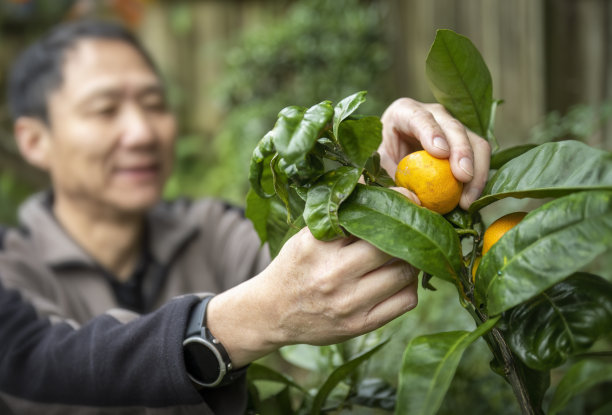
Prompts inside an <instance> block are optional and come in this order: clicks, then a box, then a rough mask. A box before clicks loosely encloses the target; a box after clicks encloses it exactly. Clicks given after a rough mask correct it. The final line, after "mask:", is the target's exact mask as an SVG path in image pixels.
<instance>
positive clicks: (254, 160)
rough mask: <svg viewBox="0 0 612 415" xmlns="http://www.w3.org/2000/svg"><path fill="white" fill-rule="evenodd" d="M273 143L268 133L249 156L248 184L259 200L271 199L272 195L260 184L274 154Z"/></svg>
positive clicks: (270, 133)
mask: <svg viewBox="0 0 612 415" xmlns="http://www.w3.org/2000/svg"><path fill="white" fill-rule="evenodd" d="M275 152H276V150H275V148H274V143H273V141H272V131H270V132H268V133H267V134H266V135H265V136H264V137H263V138H262V139H261V140H260V141H259V143H257V146H256V147H255V149H254V150H253V155H252V156H251V165H250V167H249V182H250V183H251V188H252V189H253V190H254V191H255V193H257V194H258V195H259V197H261V198H264V199H265V198H268V197H272V196H273V195H274V194H273V193H267V192H266V189H265V186H264V185H263V184H262V178H263V177H264V176H265V173H266V170H264V169H265V168H266V167H268V166H269V165H270V160H271V158H272V156H273V155H274V154H275Z"/></svg>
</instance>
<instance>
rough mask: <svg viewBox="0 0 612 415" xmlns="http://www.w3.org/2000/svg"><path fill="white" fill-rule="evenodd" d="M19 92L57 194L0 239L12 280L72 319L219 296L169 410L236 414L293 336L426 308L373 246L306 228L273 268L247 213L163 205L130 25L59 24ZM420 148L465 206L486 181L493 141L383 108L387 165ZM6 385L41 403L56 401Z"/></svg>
mask: <svg viewBox="0 0 612 415" xmlns="http://www.w3.org/2000/svg"><path fill="white" fill-rule="evenodd" d="M9 94H10V96H9V99H10V103H11V107H12V110H13V116H14V118H15V137H16V139H17V143H18V145H19V148H20V151H21V153H22V155H23V156H24V157H25V158H26V160H27V161H28V162H30V163H31V164H33V165H35V166H37V167H40V168H42V169H44V170H46V171H48V172H49V174H50V177H51V180H52V185H53V186H52V187H53V190H52V192H47V193H44V194H40V195H35V196H34V197H33V198H31V199H30V200H29V201H27V202H26V203H25V204H24V206H23V207H22V208H21V211H20V220H21V230H12V231H9V232H7V233H6V235H5V236H4V240H3V245H4V248H3V250H2V251H0V270H2V281H3V282H4V284H5V286H6V287H7V288H18V289H19V290H20V291H21V292H22V293H23V294H24V296H26V297H27V299H29V300H30V301H31V302H32V304H33V305H34V306H35V308H36V310H37V312H38V313H39V314H40V315H42V316H47V317H48V318H49V319H50V320H51V321H52V322H54V323H58V322H70V323H71V324H73V325H75V326H78V325H83V324H86V323H87V321H88V320H89V319H91V318H93V317H95V316H97V315H101V314H105V313H106V314H107V315H108V316H109V318H114V319H115V320H117V321H121V322H128V321H131V320H133V319H134V318H136V317H137V316H138V314H136V313H143V312H148V311H151V310H154V309H156V308H158V307H159V306H161V305H162V304H163V303H165V302H167V301H169V300H170V299H172V298H173V297H176V296H178V295H181V294H184V293H190V292H198V293H218V295H216V296H210V295H208V294H202V295H201V296H200V298H202V301H201V302H199V303H197V304H196V306H195V307H193V309H192V310H191V314H190V316H189V324H188V325H187V326H188V328H187V330H186V333H185V336H184V337H185V345H184V346H183V352H184V354H185V366H186V372H187V373H188V375H189V378H190V379H191V381H192V382H193V383H194V385H196V386H197V387H198V388H199V392H200V395H201V396H202V398H203V399H202V400H201V401H200V402H196V403H193V402H190V403H189V404H190V405H191V406H189V407H188V408H185V407H182V406H171V407H167V408H165V410H167V411H168V412H181V411H183V410H200V411H203V413H224V414H232V413H240V412H242V411H244V407H245V395H246V394H245V387H244V368H245V367H246V366H247V365H248V364H249V363H250V362H252V361H253V360H255V359H257V358H259V357H262V356H264V355H266V354H268V353H270V352H272V351H274V350H276V349H278V348H279V347H282V346H284V345H287V344H296V343H308V344H331V343H336V342H339V341H343V340H345V339H348V338H351V337H354V336H356V335H360V334H363V333H366V332H368V331H371V330H374V329H376V328H378V327H380V326H382V325H384V324H385V323H386V322H388V321H390V320H392V319H394V318H396V317H397V316H399V315H401V314H403V313H404V312H406V311H408V310H410V309H412V308H413V307H415V306H416V302H417V295H416V292H417V290H416V287H417V281H416V274H415V272H414V270H413V269H412V267H410V265H408V264H405V263H403V262H401V261H391V258H390V257H389V256H388V255H386V254H384V253H383V252H381V251H379V250H378V249H376V248H374V247H373V246H371V245H370V244H368V243H367V242H365V241H361V240H356V239H354V238H347V239H340V240H336V241H332V242H321V241H318V240H316V239H315V238H314V237H313V236H312V235H311V234H310V232H309V231H308V229H307V228H305V229H303V230H302V231H300V232H299V233H298V234H297V235H295V236H294V237H293V238H291V239H290V240H289V241H288V242H287V243H286V244H285V246H284V247H283V249H282V250H281V252H280V253H279V255H278V256H277V257H276V258H275V259H274V260H273V261H272V262H270V259H269V257H268V255H267V252H266V251H265V250H262V249H260V248H259V241H258V239H257V236H256V234H255V232H254V231H253V229H252V227H251V224H250V223H249V222H248V221H247V220H245V219H244V218H243V217H242V215H241V213H240V212H239V211H238V210H236V209H234V208H231V207H229V206H227V205H225V204H223V203H221V202H219V201H215V200H210V199H205V200H200V201H195V202H188V201H178V202H172V203H167V202H160V197H161V194H162V189H163V185H164V182H165V180H166V178H167V177H168V175H169V173H170V170H171V165H172V150H173V145H174V139H175V132H176V131H175V128H176V126H175V120H174V117H173V115H172V114H171V112H170V111H169V110H168V108H167V106H166V102H165V96H164V88H163V85H162V83H161V80H160V77H159V75H158V72H157V71H156V69H155V67H154V65H153V63H152V61H151V59H150V58H149V57H148V55H147V54H146V52H145V51H144V50H143V49H142V47H141V46H140V44H139V43H138V42H137V41H136V39H134V37H133V36H132V35H131V34H130V33H129V32H126V31H125V30H124V29H122V28H121V27H119V26H116V25H113V24H109V23H102V22H76V23H71V24H67V25H64V26H60V27H59V28H58V29H56V30H54V31H52V32H51V33H50V34H49V35H48V36H46V37H45V38H43V39H42V40H41V41H39V42H37V43H35V44H34V45H33V46H31V47H30V49H28V50H27V51H26V52H25V53H24V55H23V56H22V57H21V58H20V59H19V60H18V61H17V63H16V65H15V67H14V68H13V71H12V77H11V81H10V93H9ZM421 147H422V148H424V149H425V150H427V151H428V152H430V153H431V154H433V155H436V156H438V157H449V158H450V161H451V166H452V169H453V173H454V174H455V176H456V177H457V178H458V179H459V180H461V181H463V182H465V183H466V186H465V189H464V194H463V196H462V200H461V206H463V207H467V206H469V204H470V203H471V202H472V201H473V200H475V198H476V197H477V196H478V195H479V194H480V191H481V190H482V188H483V186H484V183H485V181H486V176H487V172H488V163H489V156H490V149H489V147H488V144H487V143H486V142H485V141H484V140H483V139H482V138H480V137H477V136H476V135H474V134H472V133H471V132H469V131H466V129H465V128H464V127H463V126H462V125H461V124H460V123H458V122H457V121H456V120H454V119H453V118H452V117H450V116H449V115H448V114H447V113H446V112H445V111H444V110H443V108H442V107H440V106H438V105H425V104H421V103H418V102H415V101H412V100H409V99H400V100H398V101H396V102H394V103H393V104H392V105H391V106H390V107H389V108H388V109H387V111H386V112H385V114H384V115H383V144H382V145H381V148H380V152H381V155H382V157H383V163H384V166H385V168H386V169H387V170H388V171H389V172H390V173H391V174H393V172H394V169H395V166H396V165H397V162H398V161H399V159H400V158H401V157H402V156H403V155H405V154H407V153H408V152H410V151H414V150H416V149H420V148H421ZM409 196H411V195H409ZM411 197H413V196H411ZM126 309H127V310H132V311H133V312H135V313H133V312H128V311H127V310H126ZM134 347H139V345H138V344H135V345H134ZM1 392H2V393H1V395H0V397H1V398H2V399H4V400H5V402H7V403H8V404H9V405H22V406H23V405H26V406H27V407H29V408H36V409H38V410H39V411H41V412H47V411H48V410H49V406H48V405H46V404H47V403H52V402H53V398H49V399H47V400H44V401H38V400H36V399H31V400H28V399H27V397H23V396H19V395H17V396H16V395H14V394H11V393H9V392H8V391H4V390H3V391H1ZM89 409H91V410H93V411H95V409H96V407H95V405H94V407H91V408H89Z"/></svg>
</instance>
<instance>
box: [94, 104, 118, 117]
mask: <svg viewBox="0 0 612 415" xmlns="http://www.w3.org/2000/svg"><path fill="white" fill-rule="evenodd" d="M117 111H118V107H117V106H115V105H108V106H104V107H101V108H97V109H96V110H95V111H94V113H95V114H96V115H98V116H101V117H105V118H110V117H114V116H115V115H116V114H117Z"/></svg>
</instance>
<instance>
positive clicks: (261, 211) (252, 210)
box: [245, 188, 270, 244]
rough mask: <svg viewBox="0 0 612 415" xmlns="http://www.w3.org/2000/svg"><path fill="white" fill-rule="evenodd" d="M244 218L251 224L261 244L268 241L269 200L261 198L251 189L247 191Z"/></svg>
mask: <svg viewBox="0 0 612 415" xmlns="http://www.w3.org/2000/svg"><path fill="white" fill-rule="evenodd" d="M245 215H246V217H247V218H248V219H249V220H250V221H251V222H252V223H253V227H254V228H255V231H256V232H257V235H258V236H259V239H260V240H261V243H262V244H263V243H264V242H265V241H267V240H268V216H269V215H270V199H263V198H261V197H260V196H259V195H258V194H257V192H255V190H254V189H253V188H251V189H249V192H248V193H247V197H246V211H245Z"/></svg>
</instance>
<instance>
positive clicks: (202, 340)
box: [183, 336, 227, 388]
mask: <svg viewBox="0 0 612 415" xmlns="http://www.w3.org/2000/svg"><path fill="white" fill-rule="evenodd" d="M193 343H196V344H201V345H203V346H204V347H205V348H206V349H207V350H209V351H211V352H212V353H213V355H214V356H215V358H216V360H217V363H218V366H219V374H218V376H217V378H216V379H215V380H214V381H213V382H210V383H206V382H202V380H201V379H196V378H195V377H193V376H192V375H191V373H189V371H187V376H189V379H191V381H192V382H194V383H196V384H197V385H200V386H202V387H206V388H211V387H215V386H218V385H219V384H221V382H222V381H223V379H224V378H225V375H226V374H227V368H226V366H225V364H226V363H225V360H224V359H223V356H222V355H221V353H220V352H219V350H218V349H217V347H216V346H215V345H214V344H213V343H212V342H211V341H209V340H207V339H205V338H204V337H201V336H191V337H188V338H186V339H185V340H183V347H185V346H186V345H188V344H193Z"/></svg>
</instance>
